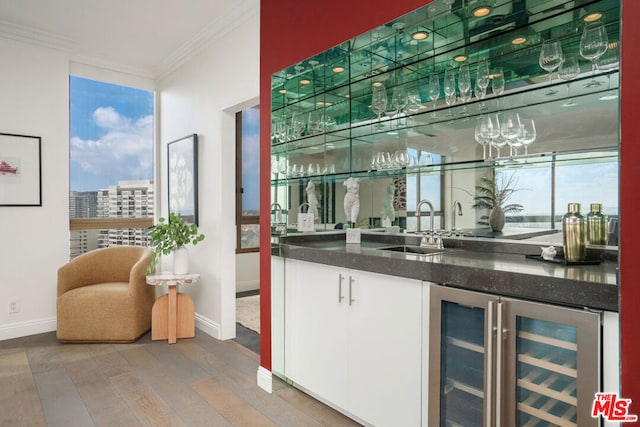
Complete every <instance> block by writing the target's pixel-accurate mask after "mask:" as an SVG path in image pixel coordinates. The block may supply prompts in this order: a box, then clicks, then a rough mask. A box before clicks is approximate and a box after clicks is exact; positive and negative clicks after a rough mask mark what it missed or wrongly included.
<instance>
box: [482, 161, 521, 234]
mask: <svg viewBox="0 0 640 427" xmlns="http://www.w3.org/2000/svg"><path fill="white" fill-rule="evenodd" d="M516 185H517V179H516V178H515V176H514V174H511V175H510V176H507V175H506V174H500V175H496V174H495V172H494V173H491V174H490V175H489V176H486V177H482V178H480V182H479V184H478V185H476V193H475V195H474V196H473V201H474V204H473V205H472V207H473V208H474V209H488V210H489V215H488V216H486V215H485V216H483V217H481V219H482V220H483V221H480V222H479V223H480V224H485V225H486V224H488V225H490V226H491V229H492V230H493V231H502V229H503V228H504V224H505V222H506V216H505V214H508V213H514V212H520V211H522V210H523V209H524V208H523V207H522V205H521V204H519V203H510V204H507V201H508V200H509V198H510V197H511V196H512V195H513V193H515V192H516V191H518V189H517V188H515V187H516Z"/></svg>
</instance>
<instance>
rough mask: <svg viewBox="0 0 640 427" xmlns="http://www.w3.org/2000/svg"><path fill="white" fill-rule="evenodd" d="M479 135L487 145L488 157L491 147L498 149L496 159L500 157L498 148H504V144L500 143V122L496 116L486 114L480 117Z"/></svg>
mask: <svg viewBox="0 0 640 427" xmlns="http://www.w3.org/2000/svg"><path fill="white" fill-rule="evenodd" d="M480 134H481V135H482V138H484V140H485V141H487V143H488V144H491V145H490V147H489V155H491V147H496V148H497V149H498V157H500V148H501V147H503V146H504V144H505V143H506V142H504V143H503V142H502V141H500V139H501V138H500V121H499V120H498V115H497V114H486V115H484V116H482V121H481V124H480Z"/></svg>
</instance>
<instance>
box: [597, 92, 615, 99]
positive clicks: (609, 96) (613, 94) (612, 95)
mask: <svg viewBox="0 0 640 427" xmlns="http://www.w3.org/2000/svg"><path fill="white" fill-rule="evenodd" d="M598 99H599V100H600V101H611V100H614V99H618V94H617V93H610V94H607V95H603V96H601V97H600V98H598Z"/></svg>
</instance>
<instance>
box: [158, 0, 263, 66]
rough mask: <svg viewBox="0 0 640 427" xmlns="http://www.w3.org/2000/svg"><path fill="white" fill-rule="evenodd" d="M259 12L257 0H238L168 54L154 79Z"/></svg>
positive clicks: (187, 59)
mask: <svg viewBox="0 0 640 427" xmlns="http://www.w3.org/2000/svg"><path fill="white" fill-rule="evenodd" d="M259 14H260V2H259V1H239V2H237V3H236V7H234V8H233V9H232V10H231V11H229V12H228V13H226V14H225V15H223V16H220V17H218V18H217V19H215V20H214V21H212V22H211V23H210V24H209V25H207V26H206V27H205V28H204V29H203V30H202V31H200V32H199V33H198V34H196V35H195V37H193V38H192V39H191V40H189V41H187V42H186V43H184V44H183V45H182V46H181V47H180V48H178V49H177V50H176V51H175V52H174V53H172V54H171V55H169V56H168V57H167V58H166V59H165V60H164V61H162V63H160V65H159V66H158V68H157V70H156V75H155V78H156V79H162V78H163V77H165V76H167V75H168V74H170V73H172V72H173V71H175V70H176V69H178V68H179V67H180V66H181V65H183V64H184V63H186V62H187V61H189V60H190V59H191V58H193V57H194V56H196V55H197V54H198V53H200V52H201V51H202V50H203V49H204V48H206V47H207V46H209V45H210V44H211V43H212V42H213V41H215V40H217V39H220V38H222V37H223V36H224V35H225V34H227V33H229V32H230V31H232V30H233V29H234V28H236V27H238V26H239V25H241V24H243V23H244V22H246V21H248V20H249V19H251V18H253V17H255V16H258V15H259Z"/></svg>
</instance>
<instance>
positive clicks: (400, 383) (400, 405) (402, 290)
mask: <svg viewBox="0 0 640 427" xmlns="http://www.w3.org/2000/svg"><path fill="white" fill-rule="evenodd" d="M349 280H350V281H351V284H350V286H351V292H350V294H351V295H349V289H348V287H349V284H348V285H347V295H346V297H347V298H349V296H351V300H348V301H347V302H350V305H349V343H348V346H349V374H348V375H349V397H350V399H349V411H350V412H351V413H353V414H354V415H356V416H357V417H359V418H361V419H362V420H364V421H366V422H368V423H371V424H372V425H375V426H379V427H383V426H407V427H410V426H419V425H420V417H421V413H420V412H421V399H420V395H421V379H420V364H421V347H422V345H421V339H422V283H421V282H420V281H418V280H410V279H402V278H398V277H394V276H386V275H381V274H373V273H366V272H362V271H353V270H351V271H350V272H349Z"/></svg>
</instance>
